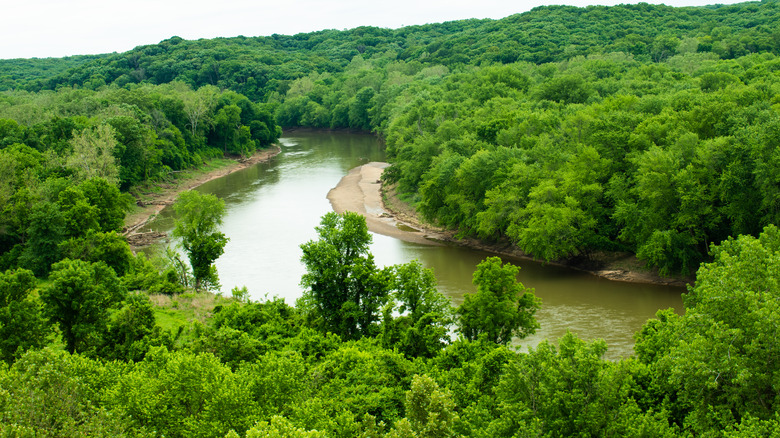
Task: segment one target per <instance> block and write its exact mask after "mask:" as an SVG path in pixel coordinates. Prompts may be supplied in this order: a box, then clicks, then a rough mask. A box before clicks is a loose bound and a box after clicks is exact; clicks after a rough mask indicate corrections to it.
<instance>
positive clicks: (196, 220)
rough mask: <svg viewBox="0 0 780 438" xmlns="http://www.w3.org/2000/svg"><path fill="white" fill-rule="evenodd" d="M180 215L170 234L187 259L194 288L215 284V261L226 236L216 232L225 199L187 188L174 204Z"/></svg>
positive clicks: (208, 286)
mask: <svg viewBox="0 0 780 438" xmlns="http://www.w3.org/2000/svg"><path fill="white" fill-rule="evenodd" d="M173 208H174V210H176V214H177V215H178V216H179V218H178V219H177V220H176V225H175V228H174V229H173V235H174V236H175V237H178V238H180V239H181V246H182V247H183V248H184V251H186V252H187V255H188V256H189V259H190V265H192V274H193V275H194V276H195V289H196V290H201V289H203V288H204V286H205V288H207V289H208V288H211V287H218V284H219V278H218V277H217V270H216V268H215V267H214V261H215V260H217V259H218V258H219V256H221V255H222V253H223V252H224V251H225V245H226V244H227V242H228V238H227V237H225V234H224V233H222V232H220V231H219V226H220V225H222V216H223V215H224V214H225V201H223V200H221V199H219V198H217V197H216V196H214V195H211V194H203V193H200V192H196V191H194V190H190V191H187V192H184V193H182V194H180V195H179V197H178V199H177V200H176V203H175V204H174V205H173Z"/></svg>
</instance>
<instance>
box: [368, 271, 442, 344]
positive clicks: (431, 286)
mask: <svg viewBox="0 0 780 438" xmlns="http://www.w3.org/2000/svg"><path fill="white" fill-rule="evenodd" d="M388 272H390V273H391V275H390V284H391V287H392V295H391V296H392V298H393V299H394V300H397V301H398V303H399V306H398V309H397V311H398V312H399V313H400V314H401V315H400V316H398V317H396V318H393V314H394V313H395V311H396V308H395V303H393V305H389V306H386V307H385V309H384V318H383V319H384V320H383V327H382V337H383V341H384V345H385V347H386V348H397V349H398V350H399V351H401V352H403V353H404V354H406V355H408V356H413V357H433V356H435V355H436V354H437V353H438V352H439V351H440V350H441V349H442V348H443V347H444V346H445V343H448V342H449V341H450V336H449V325H450V323H452V305H451V304H450V300H449V299H448V298H447V297H445V296H444V295H442V294H441V293H440V292H439V291H438V290H436V277H435V276H434V275H433V271H432V270H430V269H426V268H423V267H422V265H421V264H420V262H418V261H417V260H413V261H411V262H409V263H405V264H402V265H396V266H392V267H390V268H388Z"/></svg>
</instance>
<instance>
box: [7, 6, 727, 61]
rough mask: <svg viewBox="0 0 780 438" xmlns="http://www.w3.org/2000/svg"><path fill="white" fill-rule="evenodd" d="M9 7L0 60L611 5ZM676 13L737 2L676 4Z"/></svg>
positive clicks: (496, 17) (387, 26) (397, 25)
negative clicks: (168, 41)
mask: <svg viewBox="0 0 780 438" xmlns="http://www.w3.org/2000/svg"><path fill="white" fill-rule="evenodd" d="M10 3H11V4H10V5H9V4H6V5H4V6H3V12H2V15H0V18H1V20H2V21H1V22H0V23H1V24H0V59H8V58H34V57H35V58H46V57H62V56H69V55H84V54H98V53H111V52H125V51H127V50H130V49H132V48H134V47H136V46H139V45H144V44H154V43H158V42H160V41H162V40H164V39H168V38H170V37H172V36H174V35H175V36H179V37H182V38H184V39H199V38H214V37H232V36H237V35H244V36H266V35H271V34H274V33H278V34H285V35H293V34H296V33H300V32H312V31H317V30H323V29H351V28H354V27H358V26H378V27H384V28H392V29H394V28H398V27H403V26H409V25H413V24H426V23H439V22H443V21H450V20H459V19H465V18H494V19H498V18H503V17H506V16H509V15H512V14H516V13H520V12H525V11H528V10H530V9H532V8H534V7H536V6H540V5H543V4H569V5H573V6H586V5H589V4H601V5H614V4H619V3H635V2H633V1H612V0H564V1H562V2H551V1H547V0H519V1H511V0H471V1H462V0H384V1H380V2H375V1H371V0H330V1H327V0H275V1H273V2H271V1H268V0H208V1H206V0H129V1H128V0H125V1H121V2H118V1H114V0H14V1H12V2H10ZM648 3H665V4H668V5H674V6H701V5H706V4H712V3H735V1H722V2H715V1H707V0H671V1H663V2H661V1H654V0H650V1H648Z"/></svg>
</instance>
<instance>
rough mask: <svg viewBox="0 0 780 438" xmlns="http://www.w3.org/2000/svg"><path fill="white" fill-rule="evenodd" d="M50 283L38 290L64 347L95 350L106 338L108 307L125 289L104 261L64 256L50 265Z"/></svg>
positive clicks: (118, 299) (91, 351) (87, 351)
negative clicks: (88, 260)
mask: <svg viewBox="0 0 780 438" xmlns="http://www.w3.org/2000/svg"><path fill="white" fill-rule="evenodd" d="M52 268H53V271H52V273H51V275H50V277H49V279H50V281H51V283H50V284H49V286H48V287H46V288H44V289H43V290H42V291H41V299H42V300H43V302H44V304H45V311H46V314H47V315H48V317H49V319H50V320H51V321H52V322H53V323H55V324H57V325H58V326H59V327H60V331H61V332H62V337H63V339H64V341H65V348H66V349H67V350H68V351H69V352H71V353H74V352H78V353H85V354H96V353H97V350H98V349H99V348H100V347H101V346H102V345H103V343H104V342H105V335H106V333H107V331H108V322H109V314H110V310H111V309H113V308H116V307H118V306H119V305H120V303H121V302H122V300H123V299H124V298H125V295H126V293H127V292H126V290H125V288H124V287H123V286H122V285H121V284H120V282H119V279H118V278H117V276H116V273H114V270H113V269H111V268H109V267H108V265H106V264H105V263H103V262H97V263H89V262H85V261H83V260H70V259H65V260H62V261H61V262H58V263H55V264H54V265H53V267H52Z"/></svg>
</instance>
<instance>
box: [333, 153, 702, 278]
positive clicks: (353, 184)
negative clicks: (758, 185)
mask: <svg viewBox="0 0 780 438" xmlns="http://www.w3.org/2000/svg"><path fill="white" fill-rule="evenodd" d="M387 166H388V164H387V163H377V162H373V163H368V164H364V165H363V166H360V167H356V168H355V169H352V170H351V171H350V172H349V174H348V175H347V176H345V177H344V178H342V180H341V181H340V182H339V184H338V185H337V186H336V187H335V188H333V189H332V190H331V191H330V192H329V193H328V199H329V200H330V201H331V205H332V206H333V209H334V210H335V211H336V212H337V213H342V212H344V211H346V210H349V211H355V212H357V213H360V214H362V215H364V216H365V217H366V223H367V225H368V228H369V229H370V230H371V231H373V232H375V233H379V234H384V235H388V236H392V237H396V238H399V239H401V240H406V241H411V242H418V243H426V244H431V245H441V244H442V243H443V242H452V243H456V244H459V245H464V246H468V247H471V248H476V249H481V250H483V251H488V252H492V253H496V254H500V255H508V256H511V257H517V258H524V259H533V258H532V257H530V256H529V255H528V254H526V253H524V252H522V251H520V250H519V249H518V248H517V247H516V246H514V245H512V244H511V243H509V242H498V243H490V242H484V241H482V240H479V239H473V238H463V239H458V238H456V237H455V232H454V231H453V230H446V229H443V228H440V227H437V226H435V225H433V224H430V223H426V222H425V221H423V220H422V219H421V218H420V217H419V215H417V213H416V212H415V210H414V208H413V207H412V206H411V205H409V203H407V202H404V201H403V200H402V199H401V198H400V197H399V196H398V194H397V193H396V191H395V187H394V186H390V187H383V186H382V184H381V183H380V177H381V175H382V172H383V171H384V169H385V168H386V167H387ZM553 264H557V265H562V266H567V267H570V268H574V269H579V270H582V271H586V272H590V273H592V274H594V275H597V276H599V277H603V278H607V279H610V280H615V281H625V282H632V283H650V284H661V285H670V286H685V285H686V284H690V283H693V281H694V278H693V277H690V278H666V277H661V276H660V275H658V273H657V271H655V270H650V269H647V268H646V267H645V266H644V263H643V262H642V261H640V260H638V259H637V258H636V256H634V255H633V254H631V253H616V252H600V253H595V254H591V255H590V257H588V258H587V259H585V258H581V259H572V260H566V261H561V262H555V263H553Z"/></svg>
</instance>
